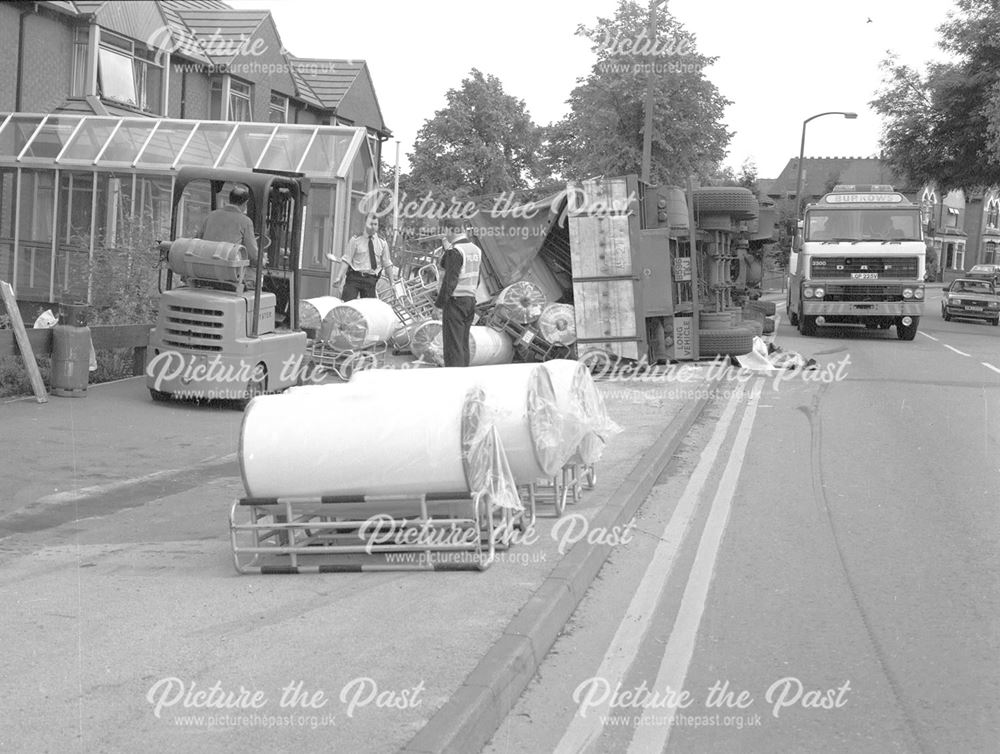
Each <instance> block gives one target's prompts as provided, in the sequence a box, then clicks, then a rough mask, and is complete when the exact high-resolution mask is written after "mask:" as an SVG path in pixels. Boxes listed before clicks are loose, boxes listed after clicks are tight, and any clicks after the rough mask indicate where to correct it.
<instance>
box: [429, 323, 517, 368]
mask: <svg viewBox="0 0 1000 754" xmlns="http://www.w3.org/2000/svg"><path fill="white" fill-rule="evenodd" d="M410 351H411V353H412V354H413V355H414V356H416V357H417V358H420V359H422V360H423V361H429V362H431V363H433V364H437V365H438V366H439V367H440V366H444V339H443V336H442V324H441V323H440V322H438V321H437V320H431V321H429V322H424V323H423V324H421V325H418V326H417V327H416V328H415V329H414V331H413V336H412V338H411V340H410ZM513 360H514V343H513V341H512V340H511V339H510V336H509V335H507V333H502V332H498V331H497V330H494V329H492V328H489V327H480V326H479V325H473V326H472V327H471V328H469V366H472V367H482V366H489V365H492V364H509V363H510V362H511V361H513Z"/></svg>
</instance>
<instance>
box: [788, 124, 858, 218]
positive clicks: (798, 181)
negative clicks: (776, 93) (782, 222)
mask: <svg viewBox="0 0 1000 754" xmlns="http://www.w3.org/2000/svg"><path fill="white" fill-rule="evenodd" d="M824 115H843V116H844V117H845V118H847V119H849V120H852V119H854V118H857V117H858V114H857V113H846V112H844V111H842V110H830V111H829V112H826V113H817V114H816V115H812V116H810V117H808V118H806V119H805V120H804V121H802V142H801V143H800V144H799V173H798V176H796V178H795V219H796V221H798V220H800V219H801V218H802V197H801V196H800V194H801V193H802V173H803V172H804V171H803V167H804V166H803V164H802V161H803V160H804V159H805V155H806V126H807V125H808V124H809V121H811V120H816V118H822V117H823V116H824Z"/></svg>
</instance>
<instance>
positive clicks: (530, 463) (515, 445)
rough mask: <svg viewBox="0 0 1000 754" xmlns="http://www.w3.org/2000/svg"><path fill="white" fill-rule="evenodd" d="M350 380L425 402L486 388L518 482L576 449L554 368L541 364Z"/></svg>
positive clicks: (552, 468)
mask: <svg viewBox="0 0 1000 754" xmlns="http://www.w3.org/2000/svg"><path fill="white" fill-rule="evenodd" d="M349 384H350V385H356V386H358V387H359V388H362V387H364V388H368V389H370V390H371V391H372V393H374V394H377V395H383V394H385V395H388V394H391V395H406V396H409V397H410V400H412V401H414V402H418V403H423V402H424V401H425V400H426V396H428V395H430V396H433V395H437V394H439V393H441V392H442V391H443V392H446V393H455V394H457V395H464V394H465V393H466V392H467V391H468V390H470V389H471V388H473V387H480V388H482V389H483V391H484V392H485V396H486V397H485V400H486V405H487V406H488V407H489V416H490V418H491V419H492V422H493V424H494V425H495V426H496V428H497V432H498V433H499V434H500V439H501V441H502V443H503V448H504V451H505V453H506V455H507V461H508V463H509V464H510V468H511V472H512V473H513V475H514V479H515V481H516V482H517V483H518V484H528V483H530V482H534V481H536V480H538V479H541V478H544V477H550V476H552V475H553V474H555V473H556V471H558V470H559V469H560V468H562V466H563V464H565V463H566V459H567V458H569V456H570V454H571V453H572V452H573V451H574V450H575V446H576V438H570V441H569V442H567V438H565V437H564V435H563V432H564V421H563V417H562V415H561V414H560V411H559V402H558V399H557V396H556V393H555V390H554V389H553V386H552V380H551V378H550V377H549V373H548V372H547V371H546V370H545V369H544V367H543V365H541V364H500V365H496V366H483V367H454V368H446V369H366V370H364V371H362V372H356V373H355V374H354V376H353V377H352V378H351V382H350V383H349Z"/></svg>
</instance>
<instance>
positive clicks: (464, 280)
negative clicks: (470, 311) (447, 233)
mask: <svg viewBox="0 0 1000 754" xmlns="http://www.w3.org/2000/svg"><path fill="white" fill-rule="evenodd" d="M455 248H456V249H458V250H459V251H460V252H461V253H462V270H461V272H459V273H458V284H457V285H456V286H455V292H454V293H453V294H452V295H453V296H472V297H473V298H474V297H475V295H476V290H477V289H478V288H479V264H480V262H481V260H482V256H483V252H482V251H481V250H480V249H479V247H478V246H476V245H475V244H474V243H472V242H471V241H459V242H458V243H456V244H455Z"/></svg>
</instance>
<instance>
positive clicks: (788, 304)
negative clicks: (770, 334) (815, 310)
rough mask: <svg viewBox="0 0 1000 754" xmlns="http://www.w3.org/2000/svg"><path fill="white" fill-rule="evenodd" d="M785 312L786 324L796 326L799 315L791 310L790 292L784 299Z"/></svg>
mask: <svg viewBox="0 0 1000 754" xmlns="http://www.w3.org/2000/svg"><path fill="white" fill-rule="evenodd" d="M785 314H787V315H788V324H790V325H791V326H792V327H797V326H798V324H799V315H798V314H796V313H795V312H794V311H792V294H790V293H789V294H788V298H787V299H786V301H785Z"/></svg>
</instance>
